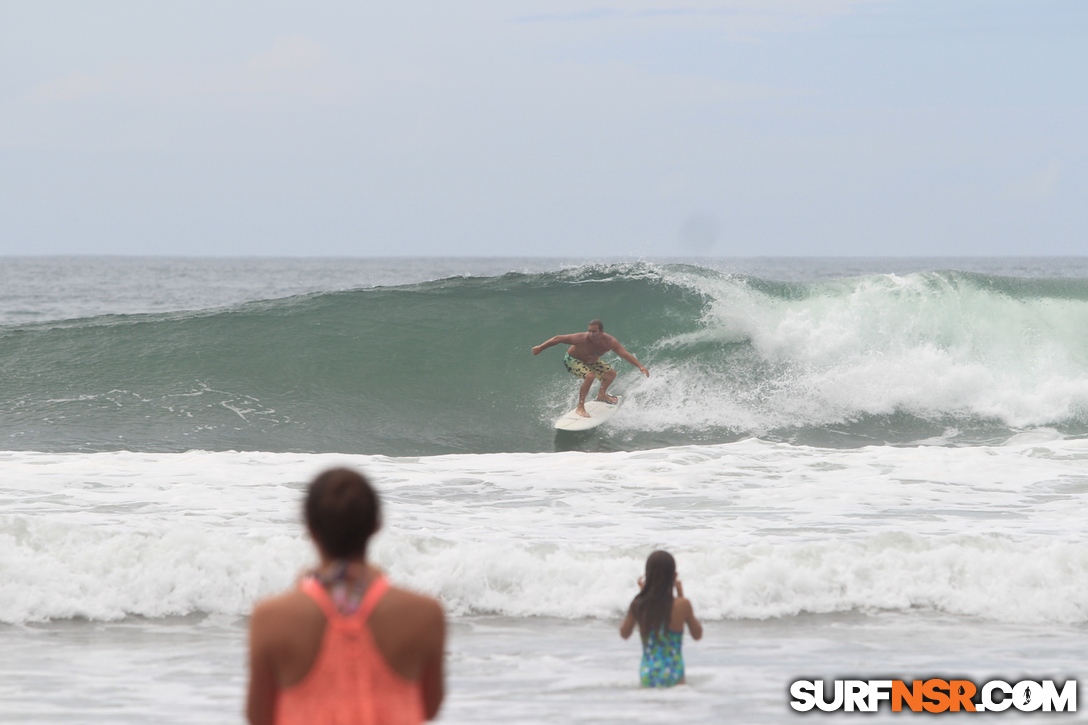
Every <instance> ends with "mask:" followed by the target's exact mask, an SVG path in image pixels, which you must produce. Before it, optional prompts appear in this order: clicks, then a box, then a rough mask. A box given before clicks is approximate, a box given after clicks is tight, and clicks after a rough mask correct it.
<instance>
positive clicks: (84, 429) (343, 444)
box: [0, 264, 1088, 455]
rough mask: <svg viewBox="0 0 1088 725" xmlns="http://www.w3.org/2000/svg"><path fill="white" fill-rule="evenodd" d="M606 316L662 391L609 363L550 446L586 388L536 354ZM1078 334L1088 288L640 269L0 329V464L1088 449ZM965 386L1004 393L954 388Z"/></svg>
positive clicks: (1087, 399)
mask: <svg viewBox="0 0 1088 725" xmlns="http://www.w3.org/2000/svg"><path fill="white" fill-rule="evenodd" d="M591 318H601V319H603V320H604V321H605V323H606V328H607V330H608V331H609V332H611V333H613V334H615V335H616V336H617V337H618V338H619V339H620V340H621V341H622V342H623V343H624V345H625V346H626V347H627V348H628V349H629V350H631V351H632V352H634V353H635V354H636V355H638V356H639V358H640V359H641V360H642V361H643V362H644V363H646V364H647V365H648V366H649V367H650V368H651V378H650V379H648V380H644V379H642V378H640V377H639V376H638V375H637V374H636V373H635V371H634V370H633V368H631V367H630V366H628V365H627V364H626V363H623V362H620V361H617V362H615V363H614V364H615V365H616V367H617V369H618V370H619V371H620V373H621V375H620V378H619V379H618V381H617V383H616V390H617V391H619V392H629V393H630V395H629V399H628V402H627V404H626V405H625V409H624V411H623V413H624V415H623V416H617V417H616V419H615V424H613V423H610V424H609V426H607V427H606V429H602V430H601V431H599V432H598V433H596V434H593V435H591V436H583V437H581V438H573V439H557V438H556V437H555V435H554V433H553V431H552V429H551V421H552V420H553V419H554V417H555V416H557V415H558V414H559V413H561V412H563V410H565V409H566V408H568V407H569V406H570V405H571V404H572V400H573V399H572V395H573V391H574V387H575V382H576V381H575V380H574V378H572V377H570V376H569V375H568V374H567V373H566V372H565V371H564V370H563V368H562V365H561V357H562V354H561V351H560V350H559V349H558V348H553V349H551V350H548V351H546V352H544V353H543V354H542V355H540V356H539V357H534V356H533V355H532V354H531V353H530V348H531V347H532V346H533V345H536V344H538V343H540V342H542V341H543V340H545V339H547V338H548V337H550V336H552V335H554V334H558V333H565V332H576V331H580V330H583V329H585V325H586V322H587V321H588V320H589V319H591ZM1085 323H1088V282H1086V281H1085V280H1070V279H1058V280H1054V279H1049V280H1042V279H1015V278H999V277H988V276H985V275H978V274H969V273H960V272H940V273H925V274H917V275H907V276H905V277H893V276H890V275H884V276H876V277H864V278H845V279H833V280H821V281H817V282H811V283H781V282H775V281H770V280H762V279H757V278H747V277H741V276H731V275H728V274H724V273H720V272H715V271H712V270H706V269H702V268H699V267H694V266H682V265H672V266H660V267H658V266H653V265H646V264H631V265H610V266H591V267H582V268H577V269H572V270H567V271H564V272H555V273H547V274H507V275H503V276H500V277H489V278H472V277H455V278H450V279H444V280H439V281H435V282H429V283H425V284H417V285H409V286H402V287H386V288H370V289H359V290H353V291H347V292H333V293H322V294H313V295H308V296H302V297H293V298H286V299H279V300H268V301H263V302H257V303H250V304H246V305H241V306H238V307H232V308H227V309H219V310H211V311H203V312H193V313H171V314H158V315H135V316H109V317H99V318H93V319H85V320H69V321H65V322H62V323H50V324H42V325H30V326H20V327H9V328H3V329H0V372H2V381H0V410H2V411H3V417H2V420H0V438H2V440H3V441H4V442H5V444H4V445H3V446H0V447H5V448H8V449H33V450H48V451H57V450H116V449H128V450H146V451H176V450H187V449H207V450H228V449H238V450H266V451H339V452H359V453H381V454H387V455H429V454H437V453H479V452H496V451H544V450H552V449H554V448H555V447H557V446H558V447H576V448H577V447H581V448H587V447H588V448H597V449H609V448H645V447H657V446H662V445H677V444H685V443H704V442H722V441H726V440H734V439H737V438H740V437H744V436H748V435H758V436H762V437H768V438H777V439H783V440H792V441H796V442H804V443H814V444H817V445H859V444H867V443H874V442H876V443H913V442H917V441H919V440H925V439H930V438H941V436H944V439H943V440H945V441H947V442H952V443H956V442H962V443H971V442H979V441H986V442H992V441H993V440H994V439H1000V438H1002V437H1007V436H1008V435H1011V434H1013V433H1015V432H1017V431H1019V430H1023V429H1026V428H1033V427H1039V426H1050V427H1053V428H1055V429H1056V430H1058V431H1059V432H1060V433H1061V434H1063V435H1083V434H1085V433H1088V426H1086V425H1085V414H1084V410H1085V408H1088V386H1085V385H1081V384H1080V383H1078V380H1084V379H1088V375H1085V373H1086V372H1088V343H1085V341H1084V339H1083V337H1084V336H1083V334H1082V333H1080V332H1078V330H1083V329H1084V328H1083V324H1085ZM1077 335H1080V337H1077ZM840 338H841V339H840ZM836 345H837V346H838V347H837V348H836V347H835V346H836ZM1042 358H1046V359H1042ZM926 366H928V368H927V367H926ZM927 372H928V373H929V374H931V376H932V377H927V375H926V373H927ZM971 375H975V376H976V379H977V377H978V376H982V377H986V376H989V380H988V383H987V384H990V385H992V386H997V385H1001V386H1004V388H1003V390H1004V391H1005V393H1002V392H1001V391H991V392H992V394H991V393H988V392H987V390H986V389H985V388H984V387H980V388H979V390H967V391H966V392H963V393H962V394H961V393H957V392H956V391H957V390H959V389H962V388H963V387H964V386H967V388H970V379H971V377H970V376H971ZM960 378H962V380H960ZM844 381H845V382H844ZM957 385H959V386H960V388H957V387H956V386H957ZM881 386H885V388H886V389H887V393H886V394H885V395H883V397H882V394H881V390H883V389H884V388H882V387H881ZM1048 386H1049V387H1048ZM1055 386H1057V387H1061V386H1065V388H1064V393H1061V394H1057V393H1053V391H1050V389H1051V388H1055ZM1009 391H1011V393H1010V392H1009ZM1048 391H1050V392H1048ZM1059 392H1060V391H1059ZM1002 394H1005V397H1002ZM1062 395H1064V398H1063V397H1062ZM1017 396H1019V397H1017ZM1063 399H1064V400H1066V403H1067V404H1065V405H1064V407H1063V405H1062V404H1061V401H1062V400H1063Z"/></svg>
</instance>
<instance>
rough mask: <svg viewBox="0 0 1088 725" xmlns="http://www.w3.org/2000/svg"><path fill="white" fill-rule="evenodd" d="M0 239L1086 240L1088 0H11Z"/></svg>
mask: <svg viewBox="0 0 1088 725" xmlns="http://www.w3.org/2000/svg"><path fill="white" fill-rule="evenodd" d="M0 68H2V73H0V254H54V253H59V254H73V253H75V254H156V255H179V254H184V255H265V256H274V255H322V256H324V255H346V256H362V255H392V256H404V255H460V254H468V255H490V256H520V255H540V256H566V255H576V256H588V257H602V256H612V255H646V256H667V255H685V256H689V255H692V254H709V255H714V256H752V255H759V256H762V255H803V256H811V255H866V256H883V255H1010V254H1011V255H1033V254H1057V255H1064V254H1088V2H1086V1H1085V0H1064V1H1054V2H1052V1H1049V0H1022V1H1006V0H976V1H971V2H968V1H964V0H901V1H890V0H888V1H882V0H869V1H851V0H735V1H732V2H730V1H718V2H715V1H712V0H691V1H690V2H684V1H682V0H681V1H679V2H654V1H653V0H624V2H616V3H612V2H610V0H603V1H601V2H586V3H582V2H567V1H565V0H548V1H547V2H508V1H498V0H497V1H495V2H489V1H486V0H465V1H464V2H433V3H419V2H410V1H408V2H406V1H403V0H397V1H395V2H381V3H359V2H312V1H311V2H305V3H303V2H289V3H285V2H270V1H269V0H261V1H260V2H244V1H237V2H221V1H220V0H215V1H213V2H200V1H194V0H186V1H185V2H147V1H146V0H133V1H131V2H118V1H116V0H95V1H88V0H79V1H78V2H51V1H49V0H33V1H32V2H31V1H29V0H27V1H24V0H0Z"/></svg>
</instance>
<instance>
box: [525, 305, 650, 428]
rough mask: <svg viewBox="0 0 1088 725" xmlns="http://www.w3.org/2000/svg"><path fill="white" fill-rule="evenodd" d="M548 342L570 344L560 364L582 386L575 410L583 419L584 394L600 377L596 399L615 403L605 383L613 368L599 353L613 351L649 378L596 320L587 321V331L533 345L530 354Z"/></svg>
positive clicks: (585, 414) (608, 380)
mask: <svg viewBox="0 0 1088 725" xmlns="http://www.w3.org/2000/svg"><path fill="white" fill-rule="evenodd" d="M552 345H570V347H569V348H567V356H566V357H565V358H563V364H564V365H566V367H567V370H568V371H569V372H570V373H571V374H572V375H575V376H577V377H579V378H581V379H582V387H581V388H579V389H578V408H577V410H576V411H575V412H577V413H578V415H580V416H582V417H583V418H589V417H590V415H589V413H588V412H587V411H586V395H588V394H589V389H590V388H591V387H592V386H593V381H594V380H596V379H597V378H600V379H601V388H600V390H598V391H597V400H602V401H604V402H605V403H615V402H616V397H615V396H613V395H609V394H608V392H607V391H608V386H609V385H611V384H612V381H613V380H615V379H616V371H615V370H613V369H612V367H611V366H610V365H607V364H605V363H603V362H601V360H600V358H601V355H604V354H605V353H606V352H614V353H616V354H617V355H619V356H620V357H622V358H623V359H624V360H626V361H627V362H629V363H631V364H632V365H634V366H635V367H636V368H638V369H639V372H641V373H642V374H643V375H645V376H646V377H650V371H649V370H647V369H646V368H644V367H643V366H642V363H640V362H639V361H638V359H637V358H636V357H635V356H634V355H632V354H631V353H629V352H627V351H626V350H625V349H623V345H621V344H620V341H619V340H617V339H616V338H614V337H612V336H611V335H606V334H605V332H604V323H603V322H601V321H600V320H591V321H590V323H589V331H588V332H575V333H574V334H571V335H556V336H555V337H553V338H552V339H550V340H548V341H547V342H545V343H543V344H540V345H537V346H536V347H534V348H533V354H534V355H539V354H540V353H542V352H543V351H544V350H547V349H548V348H549V347H551V346H552Z"/></svg>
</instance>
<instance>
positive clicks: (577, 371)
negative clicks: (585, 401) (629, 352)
mask: <svg viewBox="0 0 1088 725" xmlns="http://www.w3.org/2000/svg"><path fill="white" fill-rule="evenodd" d="M563 364H564V365H565V366H566V367H567V371H568V372H569V373H570V374H571V375H576V376H578V377H580V378H582V379H583V380H584V379H585V377H586V375H589V374H590V373H593V374H594V375H596V376H597V379H598V380H600V379H601V378H603V377H604V376H605V373H608V372H615V370H613V369H612V366H611V365H606V364H605V363H603V362H601V361H600V360H598V361H597V362H593V363H587V362H582V361H581V360H579V359H578V358H576V357H571V355H570V353H569V352H568V353H567V356H566V357H565V358H563Z"/></svg>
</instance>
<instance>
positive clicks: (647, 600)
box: [629, 550, 676, 639]
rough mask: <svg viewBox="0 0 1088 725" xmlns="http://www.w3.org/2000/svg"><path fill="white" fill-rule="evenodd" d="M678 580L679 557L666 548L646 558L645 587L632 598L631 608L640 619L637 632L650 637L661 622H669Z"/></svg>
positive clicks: (638, 619) (645, 637) (665, 623)
mask: <svg viewBox="0 0 1088 725" xmlns="http://www.w3.org/2000/svg"><path fill="white" fill-rule="evenodd" d="M675 580H676V559H673V558H672V554H670V553H669V552H667V551H661V550H658V551H655V552H654V553H652V554H650V556H649V557H647V559H646V578H645V580H644V581H643V583H642V591H640V592H639V593H638V594H636V595H635V598H634V599H632V600H631V607H630V609H629V611H630V612H631V614H633V615H635V621H637V622H638V633H639V635H641V636H642V638H643V639H647V638H648V637H650V636H651V635H652V634H653V633H654V632H656V631H657V630H658V629H659V628H660V627H662V626H666V627H667V626H668V621H669V616H670V615H671V614H672V599H673V596H672V585H673V582H674V581H675Z"/></svg>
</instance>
